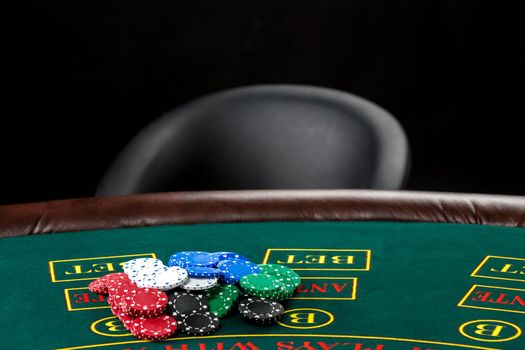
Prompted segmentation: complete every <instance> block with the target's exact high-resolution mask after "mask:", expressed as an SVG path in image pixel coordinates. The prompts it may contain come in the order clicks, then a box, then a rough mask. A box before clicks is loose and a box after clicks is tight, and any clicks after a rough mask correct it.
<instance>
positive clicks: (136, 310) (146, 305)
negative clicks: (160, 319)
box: [120, 288, 168, 317]
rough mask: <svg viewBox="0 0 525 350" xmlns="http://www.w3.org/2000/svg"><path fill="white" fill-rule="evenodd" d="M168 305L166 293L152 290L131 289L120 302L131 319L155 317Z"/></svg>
mask: <svg viewBox="0 0 525 350" xmlns="http://www.w3.org/2000/svg"><path fill="white" fill-rule="evenodd" d="M167 304H168V296H167V295H166V293H164V292H162V291H160V290H158V289H152V288H133V289H131V290H129V291H128V292H127V293H126V294H125V295H124V296H123V297H122V298H121V301H120V305H121V307H122V308H123V309H124V311H126V312H127V314H128V315H130V316H131V317H141V316H144V317H157V316H159V315H161V314H162V313H163V312H164V310H166V306H167Z"/></svg>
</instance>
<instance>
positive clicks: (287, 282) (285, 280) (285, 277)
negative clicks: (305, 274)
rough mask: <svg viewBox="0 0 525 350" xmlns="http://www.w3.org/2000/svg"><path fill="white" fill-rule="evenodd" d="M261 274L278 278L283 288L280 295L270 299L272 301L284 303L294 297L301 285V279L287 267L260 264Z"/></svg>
mask: <svg viewBox="0 0 525 350" xmlns="http://www.w3.org/2000/svg"><path fill="white" fill-rule="evenodd" d="M258 267H259V273H260V274H266V275H270V276H274V277H277V278H278V279H279V280H280V281H281V283H282V285H283V287H282V289H283V290H282V291H281V294H280V295H274V296H273V297H270V299H272V300H277V301H283V300H286V299H289V298H291V297H292V296H293V293H294V292H295V290H296V289H297V287H299V285H300V284H301V277H300V276H299V275H298V274H297V273H295V271H293V270H292V269H290V268H289V267H287V266H284V265H279V264H259V265H258Z"/></svg>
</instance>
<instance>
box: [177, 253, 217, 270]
mask: <svg viewBox="0 0 525 350" xmlns="http://www.w3.org/2000/svg"><path fill="white" fill-rule="evenodd" d="M218 262H219V258H218V257H216V256H213V255H212V254H211V253H208V252H201V251H196V252H193V251H188V252H179V253H176V254H173V255H172V256H171V257H170V259H169V263H168V265H169V266H180V267H187V266H197V267H213V266H215V265H217V263H218Z"/></svg>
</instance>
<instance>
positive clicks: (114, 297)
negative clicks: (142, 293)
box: [108, 282, 142, 306]
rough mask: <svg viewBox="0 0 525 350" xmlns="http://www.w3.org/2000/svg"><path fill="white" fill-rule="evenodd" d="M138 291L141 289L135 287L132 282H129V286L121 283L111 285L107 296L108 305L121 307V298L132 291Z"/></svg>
mask: <svg viewBox="0 0 525 350" xmlns="http://www.w3.org/2000/svg"><path fill="white" fill-rule="evenodd" d="M139 289H142V288H139V287H137V285H136V284H134V283H133V282H130V283H129V284H128V283H123V284H118V285H113V286H112V287H111V288H110V289H109V295H108V300H109V299H111V304H110V305H112V304H115V305H117V306H119V305H121V304H122V302H123V298H124V296H125V295H126V294H127V293H129V292H130V291H132V290H139Z"/></svg>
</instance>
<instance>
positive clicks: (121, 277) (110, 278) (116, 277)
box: [99, 272, 131, 289]
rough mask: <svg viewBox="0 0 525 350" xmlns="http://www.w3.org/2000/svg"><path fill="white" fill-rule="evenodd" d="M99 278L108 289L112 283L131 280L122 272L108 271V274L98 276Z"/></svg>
mask: <svg viewBox="0 0 525 350" xmlns="http://www.w3.org/2000/svg"><path fill="white" fill-rule="evenodd" d="M99 279H100V281H101V282H102V283H104V284H105V285H106V286H107V287H108V289H109V288H110V287H111V286H112V285H113V284H118V283H119V282H120V283H122V282H128V281H131V280H130V279H129V277H128V275H126V274H125V273H124V272H116V273H110V274H107V275H104V276H102V277H100V278H99Z"/></svg>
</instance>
